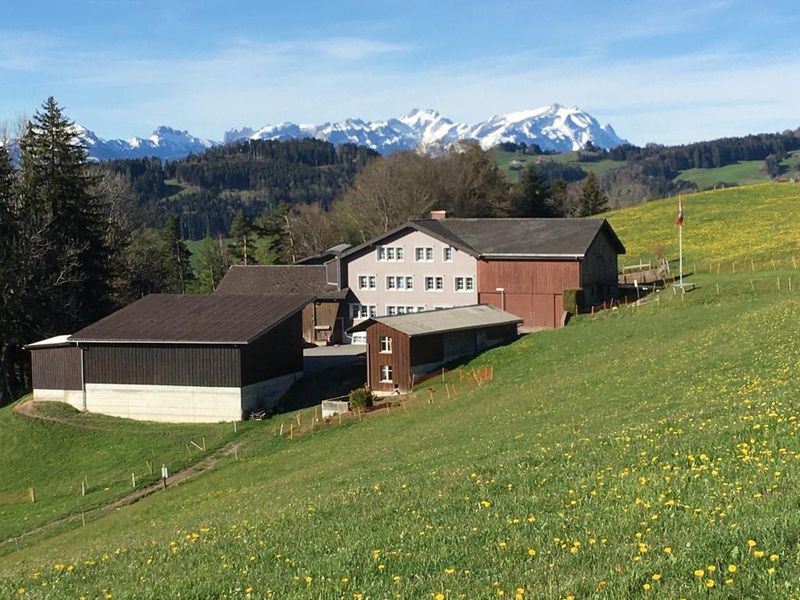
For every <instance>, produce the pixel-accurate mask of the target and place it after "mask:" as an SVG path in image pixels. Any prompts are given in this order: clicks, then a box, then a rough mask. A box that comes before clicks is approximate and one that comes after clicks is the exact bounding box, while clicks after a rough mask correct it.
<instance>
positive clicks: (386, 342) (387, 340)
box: [381, 335, 392, 354]
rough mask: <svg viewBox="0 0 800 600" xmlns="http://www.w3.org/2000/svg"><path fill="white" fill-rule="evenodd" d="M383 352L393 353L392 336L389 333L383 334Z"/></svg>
mask: <svg viewBox="0 0 800 600" xmlns="http://www.w3.org/2000/svg"><path fill="white" fill-rule="evenodd" d="M381 353H382V354H391V353H392V338H391V337H389V336H388V335H382V336H381Z"/></svg>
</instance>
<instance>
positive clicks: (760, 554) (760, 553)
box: [753, 550, 766, 558]
mask: <svg viewBox="0 0 800 600" xmlns="http://www.w3.org/2000/svg"><path fill="white" fill-rule="evenodd" d="M765 554H766V552H764V551H763V550H755V551H754V552H753V556H755V557H756V558H764V555H765Z"/></svg>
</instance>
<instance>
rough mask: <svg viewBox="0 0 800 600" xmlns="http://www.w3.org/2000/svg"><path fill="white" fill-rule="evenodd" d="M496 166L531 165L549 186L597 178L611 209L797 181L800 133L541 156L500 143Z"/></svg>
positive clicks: (516, 168)
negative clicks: (712, 190)
mask: <svg viewBox="0 0 800 600" xmlns="http://www.w3.org/2000/svg"><path fill="white" fill-rule="evenodd" d="M495 153H496V156H497V160H498V163H499V164H500V166H501V167H503V168H504V169H507V170H508V171H510V172H511V174H512V177H511V179H512V181H513V180H515V179H516V177H515V176H513V173H514V172H515V171H516V172H521V171H522V170H524V169H525V168H526V167H528V166H530V165H535V168H536V170H537V171H538V172H539V173H540V174H542V175H543V176H545V177H546V178H547V179H548V180H549V181H551V182H553V181H556V180H558V179H562V180H564V181H565V182H566V183H568V184H572V183H577V182H580V181H581V180H582V179H584V178H585V177H586V176H587V174H588V173H589V172H592V173H595V175H597V177H598V178H599V180H600V185H601V187H602V189H603V191H605V192H606V193H607V194H608V196H609V199H610V204H611V206H614V207H620V206H627V205H630V204H637V203H639V202H643V201H645V200H649V199H651V198H657V197H661V196H666V195H670V194H674V193H677V192H680V191H683V190H693V189H708V188H713V187H721V186H730V185H739V184H745V183H756V182H761V181H764V182H766V181H770V180H774V179H781V178H786V179H797V178H798V177H800V129H796V130H789V131H784V132H782V133H765V134H758V135H747V136H743V137H729V138H721V139H717V140H711V141H705V142H695V143H692V144H684V145H679V146H662V145H659V144H648V145H646V146H644V147H637V146H631V145H627V144H626V145H621V146H617V147H615V148H611V149H609V150H604V149H600V148H595V147H591V146H589V147H587V148H585V149H584V150H581V151H577V152H569V153H563V154H545V153H542V152H541V151H540V150H539V149H538V148H536V147H532V146H527V147H525V146H520V145H518V144H503V145H501V146H500V147H498V148H497V149H496V150H495Z"/></svg>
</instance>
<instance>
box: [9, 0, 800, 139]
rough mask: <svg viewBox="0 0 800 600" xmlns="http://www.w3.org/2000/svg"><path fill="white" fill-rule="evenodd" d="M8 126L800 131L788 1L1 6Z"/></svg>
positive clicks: (669, 133) (673, 135) (107, 0)
mask: <svg viewBox="0 0 800 600" xmlns="http://www.w3.org/2000/svg"><path fill="white" fill-rule="evenodd" d="M2 12H3V16H2V18H0V121H9V122H13V121H14V119H15V118H16V117H17V116H18V115H20V114H28V115H30V114H32V113H33V111H34V110H36V108H37V107H38V106H39V105H40V104H41V102H42V100H44V99H45V98H46V97H47V96H49V95H54V96H55V97H56V99H57V100H58V101H59V102H60V103H61V104H62V105H63V106H65V108H66V110H67V114H68V115H69V116H70V117H71V118H72V119H73V120H75V121H77V122H79V123H81V124H83V125H85V126H86V127H88V128H89V129H92V130H94V131H95V132H96V133H97V134H98V135H100V136H101V137H105V138H111V137H131V136H134V135H139V136H145V135H148V134H149V132H150V131H152V130H153V129H154V128H155V127H156V126H158V125H160V124H167V125H171V126H174V127H177V128H180V129H188V130H189V131H190V132H192V133H193V134H195V135H199V136H202V137H209V138H214V139H220V138H221V137H222V135H223V132H224V131H225V130H227V129H232V128H239V127H242V126H251V127H261V126H263V125H266V124H268V123H278V122H281V121H294V122H305V123H319V122H324V121H333V120H339V119H343V118H346V117H352V116H357V117H362V118H365V119H383V118H388V117H391V116H399V115H401V114H403V113H406V112H408V111H409V110H410V109H412V108H415V107H419V108H428V107H430V108H436V109H438V110H439V111H441V112H442V113H443V114H445V115H447V116H449V117H450V118H452V119H454V120H457V121H464V122H474V121H479V120H483V119H486V118H488V117H490V116H491V115H493V114H496V113H501V112H510V111H514V110H521V109H525V108H535V107H538V106H543V105H547V104H551V103H554V102H558V103H561V104H566V105H577V106H579V107H581V108H582V109H584V110H586V111H588V112H590V113H592V114H593V115H594V116H595V117H597V118H598V119H599V120H600V121H601V122H610V123H611V124H612V125H613V126H614V127H615V129H616V130H617V133H619V134H620V135H621V136H623V137H626V138H628V139H629V140H631V141H633V142H635V143H638V144H644V143H646V142H651V141H652V142H660V143H681V142H688V141H696V140H701V139H711V138H714V137H721V136H726V135H741V134H746V133H754V132H761V131H779V130H783V129H787V128H792V129H794V128H796V127H800V110H798V109H800V101H798V99H800V47H798V44H797V40H798V33H797V32H798V31H800V8H798V5H797V4H796V2H795V3H790V2H744V1H733V0H731V1H726V0H718V1H710V2H702V1H700V0H696V1H694V2H682V1H678V2H670V1H668V0H662V1H660V2H645V1H641V2H633V1H631V2H613V3H612V2H597V1H592V2H583V1H573V2H563V3H562V2H523V1H517V0H494V1H485V0H484V1H478V2H470V1H460V2H457V1H441V2H439V1H436V0H428V1H425V2H421V1H416V0H405V1H403V2H399V1H388V0H361V1H359V2H351V1H336V0H330V1H328V2H316V1H312V0H305V1H302V2H272V1H270V0H227V1H225V2H222V1H218V0H203V1H199V0H49V1H46V2H45V1H38V0H28V1H24V2H23V1H19V0H4V1H3V11H2Z"/></svg>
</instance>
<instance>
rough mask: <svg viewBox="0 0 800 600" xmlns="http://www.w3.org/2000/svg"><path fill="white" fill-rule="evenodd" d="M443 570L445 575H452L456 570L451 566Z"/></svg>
mask: <svg viewBox="0 0 800 600" xmlns="http://www.w3.org/2000/svg"><path fill="white" fill-rule="evenodd" d="M444 572H445V573H446V574H447V575H452V574H453V573H455V572H456V570H455V569H454V568H453V567H447V568H446V569H445V570H444Z"/></svg>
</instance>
